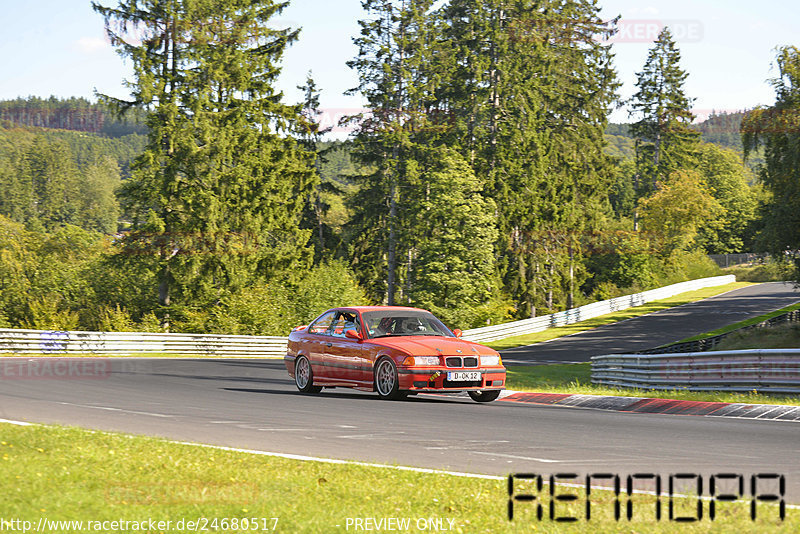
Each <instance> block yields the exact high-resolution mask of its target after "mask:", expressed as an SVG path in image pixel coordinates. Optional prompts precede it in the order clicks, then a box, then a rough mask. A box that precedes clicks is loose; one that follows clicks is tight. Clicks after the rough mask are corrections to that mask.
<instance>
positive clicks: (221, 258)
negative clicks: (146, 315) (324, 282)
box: [93, 0, 314, 325]
mask: <svg viewBox="0 0 800 534" xmlns="http://www.w3.org/2000/svg"><path fill="white" fill-rule="evenodd" d="M93 6H94V8H95V10H96V11H98V12H100V13H101V14H102V15H103V16H104V17H105V19H106V26H107V30H108V33H109V36H110V37H111V40H112V43H113V44H114V45H115V46H116V47H117V48H118V50H119V52H120V54H121V55H123V56H125V57H128V58H130V59H131V60H132V63H133V69H134V79H133V81H132V82H130V83H129V86H130V88H131V91H132V97H133V100H131V101H129V102H120V101H117V102H116V104H117V105H119V106H122V107H125V106H140V107H144V108H145V109H147V111H148V115H147V125H148V127H149V134H148V140H149V141H148V144H147V147H146V150H145V152H144V154H142V155H141V156H140V157H139V158H138V159H137V160H136V162H135V164H134V167H133V178H132V180H130V181H129V182H128V183H127V184H126V188H125V190H124V199H125V201H126V202H127V204H128V206H129V209H130V210H131V212H132V213H134V214H136V217H137V220H136V228H137V229H138V232H135V233H134V234H132V236H131V237H130V238H129V239H128V245H129V250H128V252H129V253H130V252H131V251H138V252H142V251H144V252H146V253H150V252H152V251H156V254H157V269H158V273H159V274H158V279H159V289H158V301H159V304H160V306H161V307H162V309H163V310H164V312H165V320H164V323H165V325H168V322H169V320H168V313H169V310H170V309H171V308H172V307H174V305H175V304H176V303H175V302H174V299H175V298H176V297H178V300H179V302H178V304H181V303H182V304H188V303H190V302H191V303H194V304H196V305H204V304H207V303H213V302H217V301H219V299H220V298H221V297H222V296H224V294H226V293H227V292H228V291H231V290H236V289H237V288H241V287H242V286H243V285H245V284H247V283H249V282H251V281H252V280H253V279H254V278H269V277H274V276H277V275H278V274H279V273H282V272H286V271H287V270H288V269H289V268H290V267H297V266H298V265H304V263H303V262H304V261H305V258H306V257H307V252H306V247H305V244H306V242H307V241H308V237H309V233H310V232H308V231H300V230H298V222H299V216H300V212H301V210H302V207H303V201H304V199H305V198H306V197H307V194H308V191H309V188H310V187H311V186H312V185H313V179H314V178H313V177H314V174H313V173H312V172H311V169H310V164H311V160H310V155H309V154H308V153H307V152H306V151H304V150H302V149H301V148H300V147H299V146H298V145H297V143H296V142H295V141H294V140H293V139H292V138H291V137H289V136H288V135H287V132H289V131H291V130H292V129H293V128H294V124H295V122H296V121H297V120H298V117H299V111H300V110H299V106H287V105H284V104H282V103H281V97H282V95H281V94H280V93H278V92H276V91H275V89H274V88H273V85H274V82H275V79H276V77H277V76H278V74H279V72H280V70H279V68H278V62H279V61H280V58H281V56H282V54H283V52H284V50H285V48H286V46H287V45H288V44H289V43H291V42H292V41H294V40H295V39H296V38H297V35H298V30H288V29H287V30H275V29H271V28H270V26H269V22H270V21H271V19H272V18H273V17H274V16H275V15H276V14H278V13H279V12H280V11H281V10H282V9H283V8H285V7H286V3H279V2H275V1H274V0H256V1H253V0H225V1H223V0H211V1H200V0H144V1H136V0H121V1H120V2H119V4H118V6H117V7H116V8H112V7H106V6H102V5H100V4H97V3H94V4H93ZM132 31H133V32H132ZM134 32H135V33H134ZM132 34H135V35H138V37H139V38H140V39H139V40H138V41H137V40H136V39H133V38H131V37H130V36H131V35H132ZM107 100H109V99H107ZM131 256H132V255H131ZM298 262H300V263H298Z"/></svg>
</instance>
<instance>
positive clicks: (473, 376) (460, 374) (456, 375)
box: [447, 371, 481, 382]
mask: <svg viewBox="0 0 800 534" xmlns="http://www.w3.org/2000/svg"><path fill="white" fill-rule="evenodd" d="M480 379H481V373H480V371H448V372H447V380H448V381H450V382H477V381H479V380H480Z"/></svg>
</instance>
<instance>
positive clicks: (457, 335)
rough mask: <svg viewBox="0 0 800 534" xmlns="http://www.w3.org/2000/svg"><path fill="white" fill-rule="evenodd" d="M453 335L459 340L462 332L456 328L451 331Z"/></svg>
mask: <svg viewBox="0 0 800 534" xmlns="http://www.w3.org/2000/svg"><path fill="white" fill-rule="evenodd" d="M453 334H455V336H456V337H458V338H460V337H461V335H462V334H463V332H462V331H461V329H460V328H456V329H455V330H453Z"/></svg>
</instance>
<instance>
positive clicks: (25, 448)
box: [0, 423, 800, 533]
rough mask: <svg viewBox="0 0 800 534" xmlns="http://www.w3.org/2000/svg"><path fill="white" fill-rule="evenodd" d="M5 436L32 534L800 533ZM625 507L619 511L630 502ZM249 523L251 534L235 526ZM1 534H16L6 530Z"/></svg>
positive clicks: (790, 525)
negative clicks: (400, 525) (511, 504)
mask: <svg viewBox="0 0 800 534" xmlns="http://www.w3.org/2000/svg"><path fill="white" fill-rule="evenodd" d="M0 436H2V437H1V438H0V484H1V485H2V489H3V499H2V500H0V520H3V521H6V522H8V521H29V522H31V525H33V527H32V528H31V530H34V529H35V527H36V525H38V524H39V521H40V519H41V518H46V520H47V521H48V523H47V528H45V529H44V531H46V532H80V531H84V532H86V531H97V529H92V528H91V527H89V528H87V522H89V521H91V522H103V521H107V522H110V521H118V522H121V521H129V522H137V523H139V522H142V521H149V520H154V521H156V522H158V521H163V522H166V521H169V522H170V523H169V524H162V526H158V527H155V528H148V527H145V528H133V527H132V526H131V524H128V525H127V528H118V529H112V527H111V526H110V525H109V526H106V527H105V528H104V529H102V531H104V532H112V531H113V532H133V531H149V532H193V531H195V530H200V531H217V532H255V531H258V532H267V531H269V532H272V531H276V532H291V533H295V532H300V533H305V532H310V533H315V532H324V533H330V532H348V531H357V530H362V531H363V530H367V529H365V528H361V529H357V528H355V523H354V520H355V519H361V520H362V522H363V521H366V520H367V519H368V518H369V519H374V521H375V522H378V521H380V520H386V519H388V518H395V519H396V520H405V519H407V520H408V521H409V525H410V526H409V528H408V529H396V528H395V529H389V528H383V529H380V528H375V525H374V524H373V528H372V529H371V530H382V531H390V530H395V531H398V530H399V531H404V532H420V531H424V530H427V531H432V530H433V531H435V530H436V528H432V525H434V524H438V525H442V527H451V526H452V528H449V531H450V532H460V533H482V532H487V533H488V532H490V533H503V532H511V533H514V532H530V531H532V530H535V531H537V532H585V531H587V529H588V530H591V531H592V532H598V533H606V532H608V533H611V532H620V531H625V532H645V531H646V532H655V533H661V532H681V533H685V532H689V533H699V532H712V531H713V532H730V533H738V532H743V531H758V532H797V531H798V530H800V511H798V510H797V509H794V508H789V509H787V510H786V519H785V520H784V521H780V520H779V519H778V517H779V516H778V511H777V507H776V506H774V505H772V504H766V503H758V511H759V516H758V518H757V519H756V520H755V521H753V520H751V519H750V513H749V500H740V501H737V502H733V503H719V504H718V505H717V516H716V519H715V520H714V521H711V520H710V519H709V515H708V511H709V503H708V501H702V502H701V506H702V507H703V509H704V514H703V519H702V520H701V521H699V522H696V523H676V522H672V521H669V520H668V519H667V518H668V515H667V513H666V507H667V496H666V495H662V508H663V509H664V513H663V517H662V519H661V520H660V521H656V520H655V519H654V513H653V510H654V500H655V499H654V497H652V496H648V495H639V496H637V495H634V497H633V499H634V500H633V505H634V510H635V513H634V517H633V520H631V521H628V520H625V519H623V520H621V521H619V522H617V521H615V519H614V517H613V513H612V510H613V504H614V494H613V492H611V491H593V492H592V493H591V502H592V515H591V519H590V520H588V521H587V520H586V519H585V512H584V511H585V503H586V496H585V494H583V492H582V491H581V490H578V489H574V488H570V487H558V493H561V494H564V493H571V494H575V495H577V496H578V500H577V501H575V502H572V503H565V502H558V503H556V506H557V510H558V511H557V512H556V513H557V514H559V515H560V516H567V515H573V516H575V517H578V518H579V520H578V521H577V522H576V523H574V524H565V523H559V522H555V521H551V520H549V519H547V516H548V502H549V496H548V490H547V489H544V490H543V491H542V492H537V491H536V488H535V487H534V486H533V484H528V485H527V486H524V487H520V486H522V484H523V483H520V482H518V484H519V486H517V487H516V493H537V494H538V495H539V497H540V499H541V500H540V501H539V502H542V504H544V517H545V518H544V519H543V520H539V519H537V518H536V516H535V514H534V512H533V511H534V510H535V503H533V502H517V503H516V506H515V519H514V521H509V520H508V519H507V502H508V493H507V482H506V481H505V480H486V479H476V478H464V477H456V476H450V475H444V474H427V473H417V472H409V471H399V470H392V469H385V468H378V467H371V466H359V465H337V464H325V463H318V462H307V461H298V460H290V459H284V458H275V457H266V456H258V455H252V454H248V453H242V452H234V451H225V450H218V449H210V448H203V447H195V446H190V445H184V444H176V443H170V442H166V441H163V440H160V439H156V438H147V437H134V436H128V435H123V434H114V433H106V432H92V431H87V430H82V429H77V428H64V427H57V426H16V425H9V424H3V423H0ZM662 477H666V474H665V475H662ZM623 484H624V482H623ZM623 491H624V490H623ZM620 499H621V504H622V507H623V508H622V509H623V513H624V510H625V506H626V502H627V499H628V498H627V497H626V496H625V495H622V496H620ZM697 502H698V501H697V499H694V498H683V499H682V498H675V500H674V504H675V510H676V515H681V516H693V515H694V514H695V511H696V507H697ZM274 518H277V525H275V519H274ZM245 519H246V520H247V522H248V523H247V527H246V528H242V527H243V524H244V523H245ZM181 520H182V521H183V522H184V523H183V527H182V528H180V527H178V524H179V523H178V522H179V521H181ZM223 520H225V522H224V523H223ZM234 520H236V523H235V524H236V526H234V522H233V521H234ZM348 520H350V523H349V524H348ZM431 520H433V521H434V522H435V521H436V520H440V521H441V522H440V523H431V522H430V521H431ZM448 520H449V521H448ZM53 521H83V522H84V524H83V525H82V528H81V529H78V528H74V527H75V525H72V528H67V527H66V526H64V525H61V526H59V525H54V524H53V523H52V522H53ZM188 521H194V522H197V521H201V522H202V521H205V527H206V528H205V529H203V528H196V527H195V526H191V527H190V526H189V525H188ZM418 521H422V523H418ZM450 521H452V523H450ZM215 522H216V528H214V527H213V526H212V525H214V524H215ZM253 523H255V525H256V526H257V528H253V526H252V525H253ZM363 524H364V523H362V525H363ZM17 525H18V526H19V523H17ZM98 525H99V523H98ZM348 525H349V528H348ZM384 525H386V523H384ZM419 525H423V526H427V527H428V528H424V529H422V528H419ZM12 526H13V525H12ZM621 529H622V530H621ZM5 530H11V529H9V528H8V525H6V529H5ZM16 530H18V531H21V529H16ZM40 531H41V530H40Z"/></svg>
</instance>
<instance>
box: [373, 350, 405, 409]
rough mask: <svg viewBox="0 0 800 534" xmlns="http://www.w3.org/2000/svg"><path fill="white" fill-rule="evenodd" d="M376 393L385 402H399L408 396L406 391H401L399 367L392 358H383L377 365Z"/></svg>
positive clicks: (375, 377)
mask: <svg viewBox="0 0 800 534" xmlns="http://www.w3.org/2000/svg"><path fill="white" fill-rule="evenodd" d="M374 379H375V391H376V392H377V393H378V396H379V397H380V398H382V399H385V400H399V399H404V398H406V396H408V393H407V392H405V391H400V389H399V388H400V379H399V378H398V375H397V366H396V365H395V364H394V362H393V361H392V359H391V358H381V359H380V360H378V363H377V365H375V376H374Z"/></svg>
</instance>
